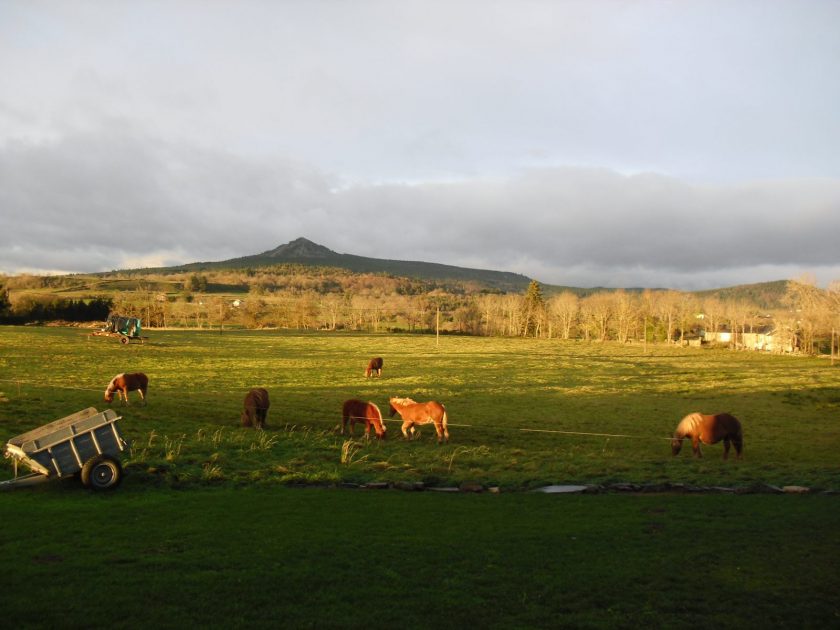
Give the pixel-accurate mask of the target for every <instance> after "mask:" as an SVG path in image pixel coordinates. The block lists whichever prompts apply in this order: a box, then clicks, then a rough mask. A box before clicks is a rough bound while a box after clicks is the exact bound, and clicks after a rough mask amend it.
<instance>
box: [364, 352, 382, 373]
mask: <svg viewBox="0 0 840 630" xmlns="http://www.w3.org/2000/svg"><path fill="white" fill-rule="evenodd" d="M374 373H376V375H377V376H382V357H374V358H373V359H371V360H370V361H369V362H368V366H367V369H366V370H365V378H367V377H368V376H370V375H371V374H374Z"/></svg>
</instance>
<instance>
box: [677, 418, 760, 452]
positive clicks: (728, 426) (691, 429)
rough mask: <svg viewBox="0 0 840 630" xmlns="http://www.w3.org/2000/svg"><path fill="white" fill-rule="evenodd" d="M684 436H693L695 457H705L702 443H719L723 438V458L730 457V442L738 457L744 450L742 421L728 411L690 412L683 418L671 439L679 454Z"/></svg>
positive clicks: (692, 445) (692, 443)
mask: <svg viewBox="0 0 840 630" xmlns="http://www.w3.org/2000/svg"><path fill="white" fill-rule="evenodd" d="M684 438H691V447H692V449H693V450H694V456H695V457H703V453H702V452H701V451H700V443H701V442H702V443H703V444H717V443H718V442H720V441H721V440H723V459H728V458H729V444H730V443H732V444H733V445H734V446H735V453H736V454H737V457H738V459H741V454H742V452H743V450H744V433H743V431H742V430H741V423H740V422H739V421H738V419H737V418H736V417H735V416H732V415H730V414H728V413H716V414H714V415H711V416H707V415H703V414H701V413H690V414H688V415H687V416H686V417H685V418H683V419H682V420H681V421H680V423H679V424H678V425H677V429H676V431H674V438H673V439H672V440H671V452H672V453H673V454H674V455H677V454H679V452H680V449H681V448H682V443H683V439H684Z"/></svg>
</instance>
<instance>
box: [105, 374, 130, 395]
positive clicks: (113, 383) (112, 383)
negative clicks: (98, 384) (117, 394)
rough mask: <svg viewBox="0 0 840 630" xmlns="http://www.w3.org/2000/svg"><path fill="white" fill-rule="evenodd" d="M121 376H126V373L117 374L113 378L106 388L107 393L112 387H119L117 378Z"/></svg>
mask: <svg viewBox="0 0 840 630" xmlns="http://www.w3.org/2000/svg"><path fill="white" fill-rule="evenodd" d="M121 376H125V374H124V373H123V374H117V375H116V376H115V377H114V378H112V379H111V382H110V383H108V387H106V388H105V393H108V392H109V391H111V390H112V389H116V388H117V379H118V378H120V377H121Z"/></svg>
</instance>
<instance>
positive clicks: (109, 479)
mask: <svg viewBox="0 0 840 630" xmlns="http://www.w3.org/2000/svg"><path fill="white" fill-rule="evenodd" d="M122 476H123V470H122V465H121V464H120V462H119V460H116V459H114V458H113V457H108V456H107V455H97V456H96V457H92V458H91V459H89V460H88V461H86V462H85V465H84V466H82V485H84V486H85V487H87V488H92V489H93V490H110V489H112V488H116V487H117V486H118V485H120V482H121V481H122Z"/></svg>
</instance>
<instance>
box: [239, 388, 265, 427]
mask: <svg viewBox="0 0 840 630" xmlns="http://www.w3.org/2000/svg"><path fill="white" fill-rule="evenodd" d="M269 406H270V403H269V401H268V392H267V391H266V390H264V389H263V388H262V387H254V388H253V389H251V390H249V391H248V393H247V394H245V409H244V410H243V411H242V426H243V427H255V428H257V429H264V428H265V417H266V415H267V414H268V408H269Z"/></svg>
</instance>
